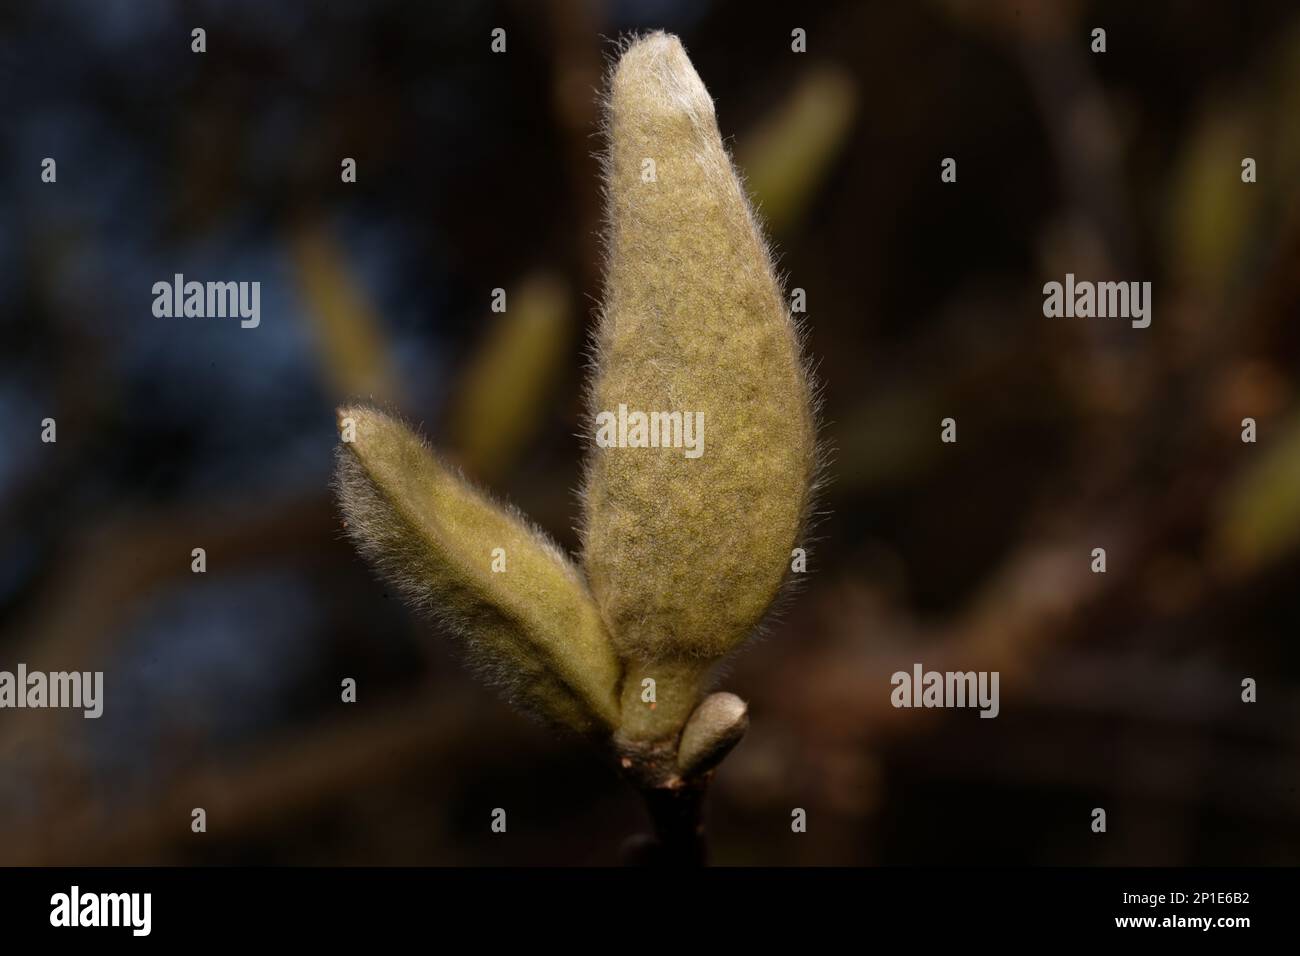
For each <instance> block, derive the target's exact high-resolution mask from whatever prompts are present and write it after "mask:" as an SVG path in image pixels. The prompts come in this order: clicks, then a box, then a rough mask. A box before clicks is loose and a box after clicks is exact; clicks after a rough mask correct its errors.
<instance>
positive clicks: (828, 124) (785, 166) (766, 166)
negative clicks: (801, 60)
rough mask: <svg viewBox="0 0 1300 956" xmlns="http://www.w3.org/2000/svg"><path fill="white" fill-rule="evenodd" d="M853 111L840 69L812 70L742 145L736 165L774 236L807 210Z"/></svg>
mask: <svg viewBox="0 0 1300 956" xmlns="http://www.w3.org/2000/svg"><path fill="white" fill-rule="evenodd" d="M856 112H857V90H856V89H855V88H854V85H853V77H852V75H851V74H850V73H849V72H848V71H847V70H844V69H843V68H841V67H836V66H818V67H814V68H813V69H812V70H810V71H809V72H808V73H807V74H805V75H804V76H803V77H802V78H801V79H800V80H799V83H798V85H797V86H796V87H795V89H794V91H793V92H791V93H790V94H789V96H787V97H786V99H785V100H784V101H783V102H781V103H780V104H778V105H777V106H776V108H775V109H774V110H773V111H772V114H771V115H770V116H769V117H767V118H766V119H764V121H763V122H762V123H761V124H760V125H759V126H758V128H757V129H755V130H753V131H752V132H750V134H749V135H748V136H746V137H745V139H744V140H743V141H741V143H740V146H739V147H738V148H737V150H736V163H737V165H739V167H740V168H741V170H742V171H743V172H744V175H745V185H746V187H747V188H748V190H749V194H750V196H752V197H753V200H754V202H755V204H756V205H757V206H758V209H759V211H760V212H761V213H762V216H763V221H764V223H765V224H766V225H767V228H768V229H769V230H771V231H772V232H773V233H781V232H784V231H785V230H787V229H789V228H790V227H792V226H793V225H795V224H796V223H797V222H798V221H799V219H800V218H801V217H802V216H803V214H804V213H805V212H806V211H807V208H808V206H809V205H810V203H811V202H812V200H813V199H814V198H815V196H816V195H817V190H818V187H820V186H821V184H822V181H823V180H824V178H825V176H826V173H827V172H828V170H829V169H830V167H831V164H832V163H833V162H834V160H835V158H836V156H838V155H839V152H840V149H841V147H842V146H843V145H844V141H845V139H846V138H847V136H848V133H849V130H850V129H852V127H853V118H854V115H855V114H856Z"/></svg>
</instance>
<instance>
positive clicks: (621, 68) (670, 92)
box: [613, 31, 713, 116]
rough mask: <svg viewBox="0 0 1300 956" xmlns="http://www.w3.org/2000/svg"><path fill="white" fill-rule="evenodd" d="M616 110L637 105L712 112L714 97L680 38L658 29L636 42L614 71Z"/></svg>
mask: <svg viewBox="0 0 1300 956" xmlns="http://www.w3.org/2000/svg"><path fill="white" fill-rule="evenodd" d="M613 94H614V96H613V99H614V107H615V110H616V111H617V110H619V109H620V107H622V106H624V105H627V106H636V107H640V108H642V109H653V110H654V112H657V113H686V114H689V115H692V116H694V115H698V114H704V115H707V116H712V115H713V98H712V97H710V96H709V91H708V90H707V89H706V88H705V86H704V81H703V80H701V79H700V75H699V74H698V73H696V72H695V67H694V66H692V65H691V60H690V57H688V56H687V55H686V48H685V47H683V46H682V42H681V40H679V39H677V37H675V36H674V35H673V34H671V33H664V32H662V31H656V32H654V33H651V34H648V35H646V36H644V37H641V38H640V39H638V40H636V41H635V42H633V43H632V44H631V45H630V46H629V47H628V48H627V50H626V51H625V52H624V53H623V56H622V57H620V59H619V61H618V67H617V68H616V69H615V71H614V81H613Z"/></svg>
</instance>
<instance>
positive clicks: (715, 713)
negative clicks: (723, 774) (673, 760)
mask: <svg viewBox="0 0 1300 956" xmlns="http://www.w3.org/2000/svg"><path fill="white" fill-rule="evenodd" d="M748 729H749V708H748V706H746V704H745V702H744V701H743V700H741V699H740V698H739V697H737V696H736V695H735V694H726V693H721V694H710V695H709V696H708V697H706V698H704V700H702V701H700V706H699V707H696V708H695V713H693V714H691V719H690V720H688V721H687V722H686V728H685V729H684V730H683V731H682V740H681V744H680V745H679V747H678V749H677V769H678V770H680V771H681V774H682V776H683V777H691V776H694V775H696V774H701V773H705V772H706V771H709V770H712V769H713V768H714V767H716V766H717V765H718V764H719V763H721V762H722V758H723V757H725V756H727V754H729V753H731V750H732V748H733V747H735V746H736V744H738V743H740V738H741V737H743V736H745V731H746V730H748Z"/></svg>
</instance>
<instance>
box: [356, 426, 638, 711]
mask: <svg viewBox="0 0 1300 956" xmlns="http://www.w3.org/2000/svg"><path fill="white" fill-rule="evenodd" d="M338 415H339V424H340V428H341V429H342V430H343V433H344V438H345V441H344V442H343V443H342V444H341V445H340V447H339V455H338V472H337V479H336V484H337V487H338V493H339V500H340V503H341V506H342V510H343V514H344V517H345V518H346V520H347V528H348V533H349V534H350V535H351V536H352V539H353V541H354V542H355V543H356V546H357V548H358V550H359V551H361V553H362V554H363V555H365V556H366V558H368V559H369V560H370V561H371V562H372V563H373V564H375V565H376V566H377V567H378V569H379V570H380V572H381V573H383V574H384V575H385V576H386V577H387V578H388V579H389V580H390V581H391V582H392V584H393V585H394V587H396V588H397V589H398V590H399V591H400V592H401V593H402V595H403V596H404V597H405V598H406V599H407V600H408V601H410V602H411V603H412V604H414V605H415V606H417V607H419V608H422V609H425V610H427V611H429V612H430V613H431V614H433V615H434V616H435V617H436V618H437V619H439V620H440V621H442V622H443V623H445V624H446V625H448V626H449V627H450V628H451V629H452V630H454V631H455V632H456V633H458V634H460V635H461V636H462V637H463V639H464V642H465V646H466V650H467V652H468V655H469V657H470V659H471V660H472V662H473V663H474V664H475V665H476V666H477V667H478V668H479V669H480V670H482V671H483V672H484V674H485V676H486V677H487V678H488V679H489V680H491V681H492V682H493V683H496V684H498V685H500V686H502V687H503V688H504V689H505V690H506V692H507V694H508V695H509V696H510V697H511V699H512V700H514V701H516V702H517V703H519V704H520V705H521V706H524V707H525V708H527V709H528V710H530V711H532V712H534V713H536V714H538V715H539V716H542V717H544V718H546V719H548V720H550V721H552V722H555V723H558V724H561V725H563V726H566V727H569V728H571V729H573V730H575V731H578V732H580V733H590V732H594V731H608V730H610V729H611V728H612V726H613V725H614V724H615V722H616V720H617V714H618V708H617V704H616V702H615V698H614V689H615V687H616V686H617V684H618V679H619V664H618V661H617V659H616V658H615V656H614V652H613V649H612V648H611V646H610V644H609V640H608V638H607V637H606V635H605V631H604V628H603V626H602V624H601V621H600V616H599V614H598V613H597V611H596V608H595V605H594V603H593V602H592V600H591V597H590V595H589V594H588V593H587V589H586V585H585V584H584V582H583V580H582V576H581V575H580V574H579V572H578V571H577V569H576V568H574V567H573V565H572V564H571V563H570V562H569V560H568V559H567V558H566V557H565V556H564V554H563V553H562V552H561V551H560V550H559V549H558V548H557V547H556V546H555V545H554V544H553V543H551V542H550V541H549V540H547V538H546V537H545V536H544V535H543V534H542V533H541V532H540V531H539V530H537V529H536V528H534V527H532V526H530V525H529V524H528V523H527V522H526V521H524V519H523V518H521V517H520V516H519V515H518V514H517V513H514V512H512V511H509V510H507V509H504V508H501V507H499V506H498V505H496V504H494V503H493V502H492V501H490V500H489V499H488V498H487V497H486V496H485V495H484V494H482V493H481V492H479V491H477V490H476V489H474V488H473V487H471V486H470V485H469V484H468V483H467V482H466V481H465V480H464V479H462V478H461V477H460V476H459V475H457V474H456V473H454V472H453V471H451V470H450V469H449V468H448V467H447V466H446V465H445V464H443V463H442V462H441V461H439V460H438V458H437V457H436V456H435V455H434V454H433V452H432V451H430V450H429V448H428V447H427V446H426V445H425V444H424V443H423V442H422V441H421V440H420V439H419V438H418V437H417V436H416V435H414V434H413V433H412V432H411V431H409V430H408V429H407V428H406V427H405V426H403V425H402V424H401V423H400V422H397V421H396V420H394V419H392V418H390V417H389V416H387V415H385V414H383V413H382V412H378V411H375V410H374V409H370V408H344V409H340V410H339V413H338ZM494 554H495V555H496V556H497V558H498V559H499V561H500V563H499V564H498V565H497V566H496V567H495V568H494V566H493V564H494V557H493V555H494Z"/></svg>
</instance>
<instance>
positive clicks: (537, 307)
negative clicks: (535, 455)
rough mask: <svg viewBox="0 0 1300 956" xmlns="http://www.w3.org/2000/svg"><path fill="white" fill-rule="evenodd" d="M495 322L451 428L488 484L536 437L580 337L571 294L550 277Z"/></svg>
mask: <svg viewBox="0 0 1300 956" xmlns="http://www.w3.org/2000/svg"><path fill="white" fill-rule="evenodd" d="M493 318H494V319H495V320H496V321H495V323H494V325H493V327H492V329H491V331H490V332H489V334H488V336H487V338H486V339H485V341H484V342H483V345H482V346H481V348H480V350H479V352H478V353H477V355H476V356H475V357H474V359H473V362H472V363H471V365H470V367H469V369H468V370H467V371H466V372H465V375H464V377H463V379H462V380H461V382H460V385H459V388H458V390H457V394H456V395H455V397H454V398H453V400H452V410H451V415H450V419H449V423H448V427H449V429H450V438H451V444H452V447H453V448H454V449H455V450H456V453H457V456H458V458H459V460H460V462H461V464H462V465H463V466H464V467H465V469H466V470H467V471H469V472H470V473H471V474H474V475H476V476H478V477H480V478H483V479H488V480H490V479H492V478H495V477H497V476H499V475H501V474H503V473H504V472H505V471H506V470H507V469H508V468H509V467H510V465H512V464H513V463H514V462H515V461H516V459H517V458H518V456H519V454H520V453H521V452H522V451H523V449H524V447H525V445H526V444H527V442H528V440H529V439H530V438H532V437H533V436H534V435H535V434H536V432H537V428H538V426H539V424H540V422H541V416H542V414H543V412H544V411H545V409H546V408H547V401H546V399H547V397H548V396H549V394H550V391H551V387H552V386H553V385H554V383H555V381H556V379H557V378H558V377H559V375H560V372H561V370H562V363H563V361H564V359H565V358H566V357H567V356H568V354H569V346H570V343H571V342H572V340H573V335H574V316H573V311H572V309H571V307H570V303H569V292H568V289H567V288H566V286H565V284H564V282H563V280H561V279H560V278H559V277H557V276H554V275H551V274H549V273H539V274H536V275H532V276H530V277H528V278H527V279H525V280H524V281H523V282H522V283H521V284H520V285H519V287H518V288H517V289H516V290H514V291H512V292H510V293H509V294H508V295H507V296H506V311H505V312H503V313H501V314H499V315H494V316H493Z"/></svg>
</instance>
